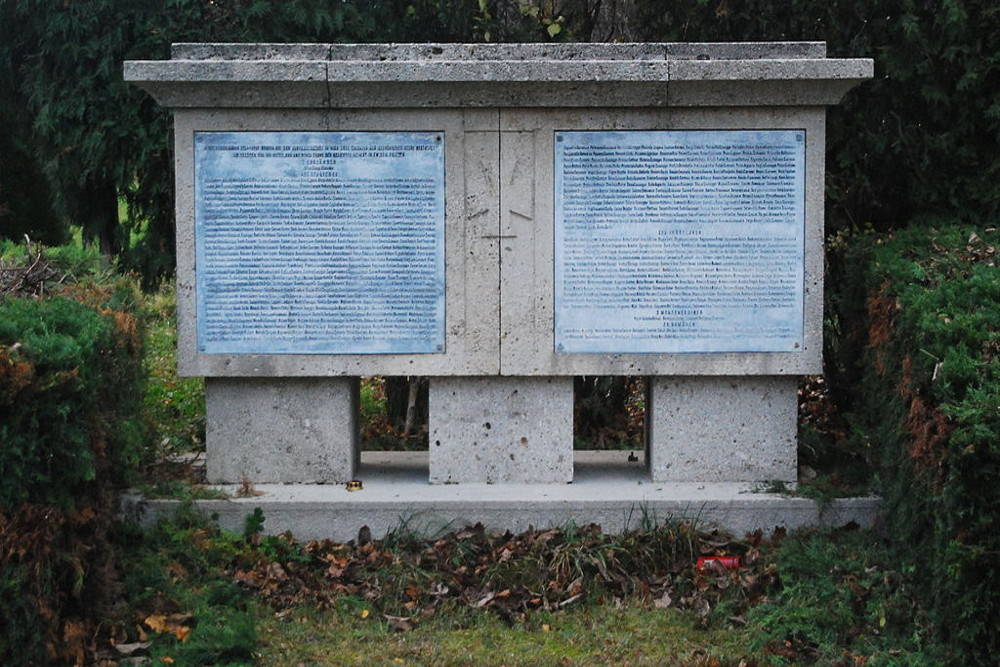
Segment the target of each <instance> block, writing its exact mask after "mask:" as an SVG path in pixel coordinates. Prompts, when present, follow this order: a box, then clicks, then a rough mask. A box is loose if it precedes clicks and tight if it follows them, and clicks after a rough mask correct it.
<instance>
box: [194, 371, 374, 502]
mask: <svg viewBox="0 0 1000 667" xmlns="http://www.w3.org/2000/svg"><path fill="white" fill-rule="evenodd" d="M358 386H359V383H358V380H357V378H281V379H280V380H270V379H250V378H241V379H239V380H230V379H222V378H208V379H207V380H206V381H205V405H206V420H205V421H206V434H205V436H206V437H205V450H206V462H207V474H208V480H209V482H213V483H230V484H233V483H239V482H241V481H243V480H250V481H252V482H254V483H258V482H260V483H264V482H302V483H316V482H344V481H347V480H350V479H353V477H354V474H355V471H356V469H357V465H358V455H359V447H358Z"/></svg>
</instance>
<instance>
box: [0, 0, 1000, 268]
mask: <svg viewBox="0 0 1000 667" xmlns="http://www.w3.org/2000/svg"><path fill="white" fill-rule="evenodd" d="M543 39H557V40H582V41H587V40H608V39H615V40H626V39H632V40H639V41H646V40H664V41H677V40H686V41H726V40H733V41H750V40H800V39H810V40H813V39H814V40H825V41H826V42H827V43H828V45H829V51H830V54H831V55H834V56H855V57H861V56H864V57H873V58H875V62H876V78H875V80H874V81H872V82H869V83H867V84H865V85H863V86H862V87H860V88H859V89H857V90H856V91H854V92H852V93H851V94H849V95H848V98H847V99H846V100H845V101H844V103H843V104H842V105H841V106H839V107H835V108H833V109H831V112H830V122H829V151H828V164H827V170H828V178H827V182H828V190H829V192H828V195H829V196H828V201H829V203H828V215H827V223H828V227H829V229H830V230H831V231H837V230H840V229H847V228H852V227H860V226H864V225H872V226H874V227H875V228H876V229H879V230H887V229H894V228H898V227H902V226H906V225H907V224H908V221H909V220H911V219H912V217H913V215H914V214H915V213H927V212H928V211H937V212H947V213H948V214H949V215H956V216H960V217H962V218H963V219H969V220H972V219H976V218H978V217H983V216H985V217H991V216H994V215H996V214H997V212H998V206H1000V178H998V175H1000V53H998V49H997V47H996V45H997V44H998V43H1000V6H997V4H996V3H995V2H993V1H992V0H934V1H921V2H917V1H916V0H874V1H872V2H864V3H861V2H837V1H833V2H830V1H825V0H791V1H789V2H773V1H772V0H743V1H739V0H646V1H639V0H629V1H625V0H617V1H613V0H603V1H602V0H582V1H574V2H569V1H562V2H558V1H555V0H532V1H527V0H489V1H486V0H418V1H403V0H386V1H383V2H378V3H371V2H362V1H361V0H342V1H330V0H289V1H287V2H268V1H265V0H214V1H212V2H209V1H208V0H169V1H168V2H164V3H146V2H137V1H136V0H87V1H83V2H71V3H53V2H47V1H45V0H0V92H2V93H3V95H2V96H0V100H2V101H0V117H2V118H3V120H4V121H6V123H5V125H4V128H5V129H4V130H3V131H2V132H6V133H7V135H8V136H7V137H6V138H5V139H4V141H6V142H8V143H9V142H11V141H15V142H17V143H18V144H20V145H22V146H24V147H25V148H26V149H27V150H26V151H23V152H22V153H21V155H22V159H26V158H29V157H34V159H35V161H36V163H37V164H36V165H29V166H28V167H25V169H17V170H11V169H10V168H8V169H5V170H2V171H0V202H3V201H7V202H8V204H7V206H8V208H9V207H10V200H11V196H10V194H9V193H10V192H11V191H16V192H17V194H18V198H23V197H32V196H33V197H35V198H36V199H37V200H40V201H42V202H44V201H46V200H51V198H52V197H51V195H50V194H49V192H54V193H56V194H57V197H56V199H57V202H56V203H57V204H58V211H59V212H60V213H61V214H62V216H63V220H64V221H72V222H75V223H77V224H82V225H83V226H84V229H85V231H86V234H87V235H88V236H89V237H91V238H97V239H100V240H101V243H102V247H103V248H104V250H105V251H107V252H109V253H115V254H119V255H121V257H122V259H123V261H124V265H125V266H128V267H130V268H134V269H137V270H139V271H140V272H141V273H142V275H143V276H144V277H145V278H146V280H147V282H149V281H153V280H155V279H156V278H157V277H159V276H163V275H167V274H169V272H170V271H171V270H172V266H173V259H172V253H173V242H172V209H171V206H172V193H171V187H172V173H171V157H172V156H171V149H170V129H169V122H168V116H167V113H166V112H165V111H164V110H162V109H159V108H157V106H156V105H155V104H154V103H153V101H152V100H151V99H150V98H149V97H148V96H146V95H145V94H144V93H143V92H141V91H139V90H138V89H136V88H133V87H130V86H126V85H125V84H124V83H123V82H122V76H121V63H122V61H123V60H126V59H162V58H167V57H169V45H170V43H171V42H176V41H234V42H243V41H274V42H316V41H319V42H327V41H330V42H393V41H396V42H406V41H411V42H421V41H444V42H452V41H472V42H476V41H517V40H521V41H539V40H543ZM28 161H30V160H28ZM5 163H7V160H5ZM30 169H34V170H42V169H44V171H45V172H46V173H47V174H49V176H50V183H51V185H49V184H48V183H46V182H45V181H44V180H43V179H37V178H34V179H30V181H28V183H25V182H24V180H22V182H20V183H18V182H16V181H13V182H12V181H11V179H12V178H15V176H11V174H12V173H13V174H15V175H16V174H20V173H26V172H25V170H30ZM31 184H34V185H31ZM36 188H37V190H38V191H37V192H32V190H34V189H36ZM5 192H6V193H8V194H6V195H5V194H4V193H5ZM119 195H120V196H123V197H124V198H125V199H126V201H127V203H128V212H127V216H125V217H126V219H125V220H124V221H123V222H122V223H119V220H118V217H119V215H118V201H117V198H118V196H119ZM32 208H33V209H34V210H35V211H36V214H35V215H32V213H31V209H29V210H27V211H21V212H18V213H17V215H13V216H12V215H10V214H8V215H7V217H6V218H2V220H3V221H4V225H3V227H2V228H0V233H2V234H4V235H8V236H9V235H14V234H20V233H23V232H24V231H29V232H32V231H33V232H34V233H35V234H37V235H46V234H49V235H55V236H50V237H51V238H55V237H56V236H57V235H58V233H59V230H58V229H55V228H54V226H53V225H52V222H51V214H50V213H49V212H47V211H46V208H47V207H46V206H45V205H39V206H37V207H32ZM0 210H2V209H0ZM137 232H141V233H137Z"/></svg>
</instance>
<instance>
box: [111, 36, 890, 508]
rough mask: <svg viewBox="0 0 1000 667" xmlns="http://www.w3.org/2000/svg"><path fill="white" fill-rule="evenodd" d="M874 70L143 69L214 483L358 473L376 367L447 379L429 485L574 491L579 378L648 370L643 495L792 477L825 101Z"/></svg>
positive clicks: (139, 76)
mask: <svg viewBox="0 0 1000 667" xmlns="http://www.w3.org/2000/svg"><path fill="white" fill-rule="evenodd" d="M871 75H872V62H871V61H870V60H867V59H830V58H827V57H826V48H825V45H824V44H823V43H816V42H803V43H798V42H796V43H765V44H576V45H553V44H510V45H492V44H481V45H461V44H448V45H446V44H440V45H435V44H425V45H402V44H401V45H323V44H296V45H271V44H247V45H236V44H176V45H174V47H173V52H172V58H171V59H170V60H168V61H155V62H151V61H142V62H140V61H132V62H127V63H126V64H125V77H126V79H127V80H128V81H132V82H134V83H136V84H137V85H140V86H141V87H143V88H144V89H145V90H147V91H148V92H149V93H150V94H152V95H153V96H154V97H155V98H156V99H157V100H158V101H159V102H160V103H161V104H163V105H164V106H166V107H169V108H171V109H172V110H173V114H174V128H175V142H176V143H175V146H176V167H177V180H176V185H177V251H178V252H177V254H178V267H177V268H178V271H177V284H178V320H179V328H180V338H179V369H180V372H181V373H182V374H184V375H200V376H205V377H206V390H207V403H208V424H207V430H208V433H207V448H208V474H209V478H210V480H211V481H214V482H223V483H236V482H239V481H241V480H243V479H249V480H251V481H253V482H255V483H269V482H317V483H326V482H343V481H346V480H349V479H351V478H352V477H354V476H355V475H356V470H357V466H358V461H359V455H358V437H357V420H358V415H357V410H358V407H357V403H358V399H357V392H358V377H359V376H362V375H370V374H381V375H427V376H430V377H431V380H430V423H429V429H430V451H429V453H428V456H429V464H428V466H429V467H428V471H427V473H426V476H425V478H424V483H426V481H427V480H428V479H429V481H430V482H432V483H434V484H457V485H458V486H459V487H461V486H463V485H469V484H479V483H490V484H513V485H515V486H511V487H510V489H515V488H516V489H524V488H526V487H522V486H517V485H519V484H522V483H535V484H538V483H550V484H552V483H565V482H570V481H573V479H574V452H573V424H572V422H573V416H572V410H573V396H572V392H573V377H574V376H576V375H585V374H586V375H593V374H601V375H615V374H619V375H644V376H649V396H648V402H647V415H646V418H647V427H648V437H647V452H646V464H647V469H648V473H647V474H646V475H645V477H644V478H645V480H646V481H647V482H653V483H654V484H655V483H671V484H685V483H694V484H707V483H729V484H733V483H749V482H760V481H765V480H778V481H784V482H795V480H796V453H795V447H796V386H797V377H798V376H800V375H803V374H813V373H820V372H822V359H821V351H822V301H823V286H822V279H823V254H822V239H823V162H824V144H825V135H824V131H825V107H826V106H828V105H831V104H836V103H837V102H838V101H839V100H840V99H841V97H842V96H843V95H844V94H845V93H846V92H847V91H848V90H849V89H850V88H851V87H853V86H854V85H856V84H857V83H858V82H860V81H862V80H864V79H867V78H870V77H871ZM598 473H599V471H598ZM661 486H662V485H661ZM477 488H479V487H477ZM544 488H550V487H544ZM511 493H513V491H511ZM515 495H516V494H515ZM530 495H531V494H530V493H529V494H527V495H525V496H524V498H526V499H527V498H528V497H529V496H530ZM543 495H544V494H543ZM627 500H629V499H628V498H624V499H623V501H622V502H625V501H627ZM633 500H641V499H633ZM526 502H527V501H526Z"/></svg>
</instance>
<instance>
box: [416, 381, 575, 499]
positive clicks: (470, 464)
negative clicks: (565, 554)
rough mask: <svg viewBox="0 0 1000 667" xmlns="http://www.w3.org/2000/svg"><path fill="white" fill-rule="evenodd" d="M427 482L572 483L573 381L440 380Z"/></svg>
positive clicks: (434, 388)
mask: <svg viewBox="0 0 1000 667" xmlns="http://www.w3.org/2000/svg"><path fill="white" fill-rule="evenodd" d="M429 428H430V481H431V483H432V484H461V483H469V482H479V483H486V484H498V483H511V482H512V483H518V482H533V483H539V482H550V483H555V482H571V481H573V378H572V377H493V378H488V377H435V378H431V382H430V423H429Z"/></svg>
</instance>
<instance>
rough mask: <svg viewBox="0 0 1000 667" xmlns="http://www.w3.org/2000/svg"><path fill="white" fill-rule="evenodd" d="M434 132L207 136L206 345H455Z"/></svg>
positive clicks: (203, 169)
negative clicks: (449, 331)
mask: <svg viewBox="0 0 1000 667" xmlns="http://www.w3.org/2000/svg"><path fill="white" fill-rule="evenodd" d="M443 143H444V141H443V137H442V135H441V134H440V133H435V132H198V133H196V134H195V183H196V186H195V187H196V192H195V234H196V259H197V269H198V270H197V286H196V289H197V295H196V296H197V308H198V347H199V350H200V351H201V352H205V353H210V354H211V353H230V354H232V353H236V354H239V353H253V354H283V353H323V354H346V353H355V354H374V353H434V352H441V351H443V349H444V151H443Z"/></svg>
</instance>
